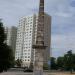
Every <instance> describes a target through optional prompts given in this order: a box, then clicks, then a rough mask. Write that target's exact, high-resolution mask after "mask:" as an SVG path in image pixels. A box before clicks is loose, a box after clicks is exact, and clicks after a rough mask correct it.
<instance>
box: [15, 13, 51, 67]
mask: <svg viewBox="0 0 75 75" xmlns="http://www.w3.org/2000/svg"><path fill="white" fill-rule="evenodd" d="M44 16H45V19H44V24H45V25H44V42H45V45H46V46H47V48H46V50H45V52H44V60H45V61H46V62H47V61H48V58H49V57H50V41H51V38H50V36H51V17H50V16H49V15H48V14H45V15H44ZM37 25H38V14H34V15H30V16H27V17H22V18H21V19H20V20H19V26H18V29H17V40H16V52H15V60H17V59H21V60H22V62H23V64H22V66H29V65H30V63H32V62H33V60H34V59H35V58H34V57H35V50H34V49H33V48H32V45H33V44H35V42H36V36H37Z"/></svg>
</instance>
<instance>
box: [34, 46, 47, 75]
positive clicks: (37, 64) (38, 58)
mask: <svg viewBox="0 0 75 75" xmlns="http://www.w3.org/2000/svg"><path fill="white" fill-rule="evenodd" d="M34 48H35V61H34V74H33V75H43V51H44V50H45V48H46V46H37V45H35V46H34Z"/></svg>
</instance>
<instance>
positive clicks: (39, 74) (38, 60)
mask: <svg viewBox="0 0 75 75" xmlns="http://www.w3.org/2000/svg"><path fill="white" fill-rule="evenodd" d="M45 48H46V46H45V45H44V0H40V5H39V14H38V25H37V37H36V44H35V45H33V49H35V61H34V75H43V62H44V61H43V52H44V50H45Z"/></svg>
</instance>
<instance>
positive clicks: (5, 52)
mask: <svg viewBox="0 0 75 75" xmlns="http://www.w3.org/2000/svg"><path fill="white" fill-rule="evenodd" d="M5 39H6V35H5V33H4V28H3V23H2V22H0V72H2V71H3V70H7V69H9V68H10V67H11V66H12V65H13V64H12V63H13V61H14V57H13V52H12V50H11V48H10V47H9V46H8V45H6V43H5Z"/></svg>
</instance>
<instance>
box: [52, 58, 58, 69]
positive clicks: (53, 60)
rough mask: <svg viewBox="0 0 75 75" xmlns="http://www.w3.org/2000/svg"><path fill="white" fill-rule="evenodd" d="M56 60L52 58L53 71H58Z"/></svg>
mask: <svg viewBox="0 0 75 75" xmlns="http://www.w3.org/2000/svg"><path fill="white" fill-rule="evenodd" d="M56 68H57V66H56V58H54V57H51V69H56Z"/></svg>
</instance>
